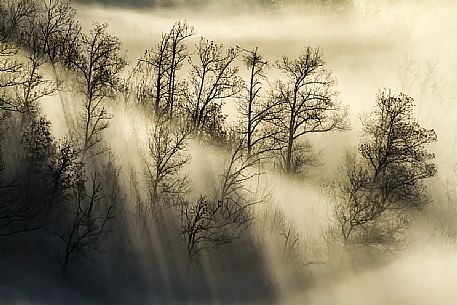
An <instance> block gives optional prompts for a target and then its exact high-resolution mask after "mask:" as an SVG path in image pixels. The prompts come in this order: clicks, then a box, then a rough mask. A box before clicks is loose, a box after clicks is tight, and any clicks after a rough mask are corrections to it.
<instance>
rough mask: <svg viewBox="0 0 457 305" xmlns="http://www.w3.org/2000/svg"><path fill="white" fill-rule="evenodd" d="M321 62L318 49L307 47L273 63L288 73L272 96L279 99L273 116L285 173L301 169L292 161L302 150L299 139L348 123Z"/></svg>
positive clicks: (277, 84) (329, 74)
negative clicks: (291, 57)
mask: <svg viewBox="0 0 457 305" xmlns="http://www.w3.org/2000/svg"><path fill="white" fill-rule="evenodd" d="M324 64H325V62H324V60H323V58H322V53H321V51H320V50H319V49H312V48H309V47H308V48H306V49H305V50H304V51H303V52H302V54H300V56H299V57H298V58H297V59H294V60H291V59H289V58H288V57H283V58H282V59H281V60H280V61H279V62H277V64H276V65H277V67H278V69H279V70H280V71H281V72H283V73H284V74H285V76H286V77H287V79H286V81H282V80H279V81H277V83H276V86H275V89H274V99H276V100H277V101H279V102H278V104H277V107H279V111H280V113H279V114H278V115H276V117H275V118H274V119H273V120H272V123H273V125H274V126H276V127H277V133H276V134H275V135H274V138H275V140H276V141H277V143H278V144H279V145H280V147H281V151H280V152H281V157H282V159H283V163H284V164H283V169H284V171H285V172H286V173H289V174H293V173H298V172H300V168H298V167H297V164H294V163H297V162H295V160H297V158H296V156H295V155H296V154H299V153H300V151H302V149H300V148H301V146H300V143H299V141H300V140H301V138H302V137H303V136H304V135H306V134H308V133H321V132H328V131H332V130H343V129H345V128H346V127H347V123H346V112H345V110H344V108H343V107H342V106H341V104H340V103H339V102H338V101H336V100H335V99H336V92H335V90H334V85H335V82H336V80H335V78H334V77H333V76H332V74H331V73H330V72H328V71H327V70H325V69H324ZM298 159H299V158H298Z"/></svg>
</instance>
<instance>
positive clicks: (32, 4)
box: [0, 0, 38, 44]
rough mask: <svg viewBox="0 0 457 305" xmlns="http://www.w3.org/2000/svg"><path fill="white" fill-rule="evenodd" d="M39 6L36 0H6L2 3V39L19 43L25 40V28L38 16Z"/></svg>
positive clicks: (0, 20) (0, 27) (0, 22)
mask: <svg viewBox="0 0 457 305" xmlns="http://www.w3.org/2000/svg"><path fill="white" fill-rule="evenodd" d="M37 13H38V6H37V3H36V1H35V0H5V1H2V3H1V4H0V30H1V31H0V34H1V35H2V36H1V38H2V39H1V40H3V41H12V42H15V43H18V44H21V42H23V39H27V37H24V33H23V32H24V29H25V28H27V27H28V26H30V23H31V22H33V21H31V20H33V19H34V17H36V15H37Z"/></svg>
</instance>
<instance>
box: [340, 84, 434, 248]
mask: <svg viewBox="0 0 457 305" xmlns="http://www.w3.org/2000/svg"><path fill="white" fill-rule="evenodd" d="M413 105H414V104H413V99H412V98H410V97H408V96H406V95H404V94H400V95H394V94H392V93H391V91H389V90H384V91H382V92H380V93H379V94H378V96H377V99H376V108H375V110H374V111H373V112H372V113H370V114H368V115H366V116H365V117H364V118H363V120H362V124H363V129H364V134H363V138H362V140H361V143H360V145H359V154H360V156H359V157H351V158H349V161H350V162H348V165H347V166H346V167H345V168H344V169H343V170H344V171H345V172H344V175H343V176H344V178H343V181H342V182H341V183H340V187H339V196H340V198H339V201H338V205H337V208H336V217H337V220H338V221H339V223H340V225H341V233H342V236H343V239H344V240H345V242H350V241H351V238H352V236H353V235H354V234H357V232H354V231H357V230H360V229H362V230H364V229H365V230H366V229H367V228H368V227H370V226H371V225H372V224H375V223H376V221H377V220H378V219H380V217H382V216H383V215H385V214H386V213H387V212H391V211H400V210H404V209H406V208H421V207H422V206H424V205H425V204H426V203H427V202H428V199H427V196H426V194H425V186H424V184H423V180H424V179H426V178H430V177H433V176H434V175H435V173H436V166H435V164H433V163H430V162H429V161H430V160H431V159H433V158H434V155H433V154H432V153H429V152H427V150H426V146H427V145H428V144H429V143H432V142H435V141H436V140H437V137H436V134H435V132H434V130H429V129H425V128H423V127H421V126H420V125H419V123H418V122H417V121H416V120H415V118H414V117H413V114H412V108H413ZM397 224H398V225H400V226H399V227H403V226H404V225H405V221H404V220H402V219H401V218H400V219H399V221H397Z"/></svg>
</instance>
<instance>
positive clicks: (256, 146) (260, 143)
mask: <svg viewBox="0 0 457 305" xmlns="http://www.w3.org/2000/svg"><path fill="white" fill-rule="evenodd" d="M243 60H244V64H245V65H246V67H247V68H248V69H249V81H248V83H247V86H246V87H245V92H246V94H245V95H244V96H243V98H242V99H241V102H240V104H239V105H238V111H239V113H240V115H241V124H242V130H241V132H242V134H243V135H244V136H245V137H246V149H247V152H248V156H249V157H250V156H252V155H253V154H258V155H261V154H262V153H264V152H267V151H269V150H271V149H273V148H274V145H272V142H271V141H270V143H267V140H270V139H271V138H272V134H271V133H270V132H269V130H268V129H267V128H265V127H266V124H265V123H266V122H268V120H270V119H272V118H273V117H274V114H275V112H276V111H277V110H278V108H277V107H274V106H275V105H274V102H275V101H274V100H272V99H267V98H265V97H262V96H261V90H262V86H263V83H264V82H265V81H266V80H267V77H266V75H265V70H266V68H267V67H268V62H267V61H266V60H265V59H264V58H263V56H262V55H261V54H260V53H259V51H258V48H255V49H254V50H252V51H246V54H245V55H244V56H243Z"/></svg>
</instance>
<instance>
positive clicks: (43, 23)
mask: <svg viewBox="0 0 457 305" xmlns="http://www.w3.org/2000/svg"><path fill="white" fill-rule="evenodd" d="M40 10H41V14H40V16H39V19H38V21H37V32H38V35H39V36H38V39H39V40H40V42H39V46H40V52H41V53H42V54H44V55H45V56H46V57H47V58H48V59H49V60H50V61H51V63H56V62H57V61H64V62H67V61H68V59H69V58H72V57H75V56H76V54H72V53H74V52H76V50H77V44H78V43H79V36H80V30H81V27H80V25H79V23H78V22H77V21H76V20H75V19H74V17H75V15H76V11H75V10H74V9H73V8H72V7H71V6H70V2H69V1H66V0H45V1H43V3H42V7H40Z"/></svg>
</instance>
